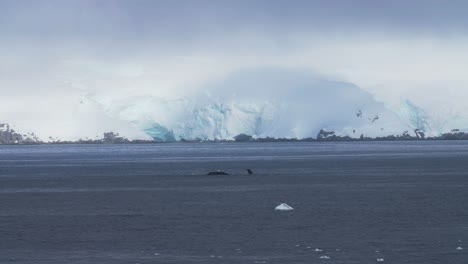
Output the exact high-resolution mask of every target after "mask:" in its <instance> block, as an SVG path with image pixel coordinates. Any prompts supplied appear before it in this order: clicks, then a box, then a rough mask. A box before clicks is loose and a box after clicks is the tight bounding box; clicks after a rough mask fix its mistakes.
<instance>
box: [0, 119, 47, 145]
mask: <svg viewBox="0 0 468 264" xmlns="http://www.w3.org/2000/svg"><path fill="white" fill-rule="evenodd" d="M35 143H41V140H40V139H39V138H38V137H37V136H36V135H35V134H34V133H29V134H23V135H22V134H20V133H18V132H16V131H15V130H14V129H12V128H11V127H10V125H9V124H0V144H35Z"/></svg>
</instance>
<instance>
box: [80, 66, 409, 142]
mask: <svg viewBox="0 0 468 264" xmlns="http://www.w3.org/2000/svg"><path fill="white" fill-rule="evenodd" d="M198 91H200V92H199V93H197V94H189V95H186V96H181V97H178V98H171V99H168V98H162V97H158V96H156V95H146V96H136V97H127V98H120V99H118V100H113V99H112V98H109V97H108V96H106V95H97V94H88V95H86V96H85V97H84V99H82V101H83V102H87V103H89V104H96V105H99V106H100V107H101V108H102V109H103V111H104V112H105V115H106V116H108V117H110V118H112V119H115V120H120V121H125V122H128V123H129V124H131V125H132V126H133V127H135V128H138V129H139V130H141V131H143V132H144V133H145V134H146V135H148V136H150V137H151V138H153V139H155V140H158V141H174V140H182V139H187V140H193V139H202V140H208V139H209V140H213V139H232V138H233V137H234V136H236V135H238V134H241V133H243V134H248V135H252V136H253V137H256V138H258V137H277V138H279V137H281V138H305V137H316V136H317V133H318V132H319V131H320V130H321V129H326V130H330V131H335V132H336V134H337V135H346V136H350V137H354V138H358V137H360V136H361V135H364V136H366V137H379V136H386V135H392V134H401V133H403V131H407V130H410V129H412V125H411V124H408V123H406V122H403V121H402V119H401V117H400V116H399V115H398V114H396V113H394V112H392V111H390V110H389V109H387V108H386V107H385V105H384V104H383V103H381V102H377V101H376V100H375V99H374V98H373V96H372V95H371V94H369V93H367V92H365V91H364V90H362V89H360V88H359V87H357V86H355V85H353V84H351V83H347V82H343V81H335V80H328V79H326V78H324V77H321V76H317V75H311V74H310V73H305V72H301V71H287V70H284V69H281V70H278V69H261V70H249V71H241V72H236V73H234V74H231V75H230V76H227V77H226V78H224V79H222V80H218V81H215V82H211V83H205V84H204V85H203V86H202V87H200V89H198Z"/></svg>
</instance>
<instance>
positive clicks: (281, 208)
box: [275, 203, 294, 211]
mask: <svg viewBox="0 0 468 264" xmlns="http://www.w3.org/2000/svg"><path fill="white" fill-rule="evenodd" d="M275 210H276V211H291V210H294V208H292V207H291V206H289V205H287V204H285V203H282V204H280V205H278V206H276V207H275Z"/></svg>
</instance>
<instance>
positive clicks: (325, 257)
mask: <svg viewBox="0 0 468 264" xmlns="http://www.w3.org/2000/svg"><path fill="white" fill-rule="evenodd" d="M320 258H321V259H330V257H329V256H320Z"/></svg>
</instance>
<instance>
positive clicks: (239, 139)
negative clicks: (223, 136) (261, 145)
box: [234, 134, 252, 142]
mask: <svg viewBox="0 0 468 264" xmlns="http://www.w3.org/2000/svg"><path fill="white" fill-rule="evenodd" d="M234 140H235V141H236V142H249V141H252V136H250V135H246V134H239V135H237V136H235V137H234Z"/></svg>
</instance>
